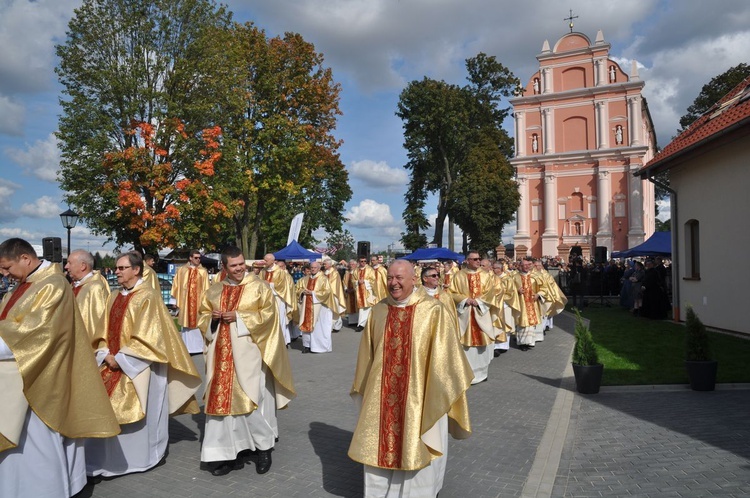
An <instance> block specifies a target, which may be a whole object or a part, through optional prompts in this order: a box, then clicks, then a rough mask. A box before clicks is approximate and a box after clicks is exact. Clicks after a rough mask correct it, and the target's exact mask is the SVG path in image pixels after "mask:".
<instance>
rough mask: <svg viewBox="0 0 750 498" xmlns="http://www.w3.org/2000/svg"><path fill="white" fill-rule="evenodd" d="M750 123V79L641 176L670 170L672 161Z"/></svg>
mask: <svg viewBox="0 0 750 498" xmlns="http://www.w3.org/2000/svg"><path fill="white" fill-rule="evenodd" d="M745 121H750V76H749V77H747V78H745V79H744V80H743V81H742V83H740V84H739V85H737V86H736V87H734V88H733V89H732V90H731V91H730V92H729V93H727V94H726V95H725V96H724V97H722V99H721V100H719V102H717V103H716V104H714V106H713V107H712V108H711V109H710V110H709V111H708V112H706V113H705V114H704V115H703V116H701V117H699V118H698V119H696V120H695V122H693V124H691V125H690V126H689V127H688V128H687V129H686V130H685V131H683V132H682V133H680V134H679V135H677V137H676V138H675V139H674V140H672V141H671V142H670V143H669V144H668V145H667V146H666V147H664V148H663V149H662V150H661V151H660V152H659V153H658V154H657V155H656V156H655V157H654V158H653V159H652V160H651V161H649V162H648V163H647V164H646V165H645V166H644V167H643V168H641V170H640V171H641V172H645V171H646V170H649V169H654V168H656V167H657V166H666V167H667V168H668V167H669V166H668V164H667V163H668V162H669V161H670V160H671V159H675V158H677V157H678V156H680V155H682V154H683V153H686V152H688V151H689V150H692V149H694V148H696V147H699V146H701V145H703V144H705V143H708V142H710V141H711V140H713V139H715V138H717V137H718V136H720V135H721V134H722V132H724V131H728V130H729V129H731V128H733V127H735V126H738V125H741V124H742V123H743V122H745Z"/></svg>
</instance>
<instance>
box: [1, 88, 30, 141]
mask: <svg viewBox="0 0 750 498" xmlns="http://www.w3.org/2000/svg"><path fill="white" fill-rule="evenodd" d="M24 123H25V109H24V107H23V105H21V104H19V103H18V102H16V101H15V100H11V99H10V98H9V97H6V96H4V95H0V133H4V134H6V135H11V136H21V135H22V134H23V125H24Z"/></svg>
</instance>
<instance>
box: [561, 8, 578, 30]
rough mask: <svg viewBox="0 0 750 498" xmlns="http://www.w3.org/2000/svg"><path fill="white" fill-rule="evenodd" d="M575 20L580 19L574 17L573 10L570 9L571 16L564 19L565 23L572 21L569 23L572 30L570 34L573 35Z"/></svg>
mask: <svg viewBox="0 0 750 498" xmlns="http://www.w3.org/2000/svg"><path fill="white" fill-rule="evenodd" d="M573 19H578V16H574V15H573V9H570V14H569V15H568V17H566V18H565V19H563V21H570V22H569V23H568V27H569V28H570V32H571V33H572V32H573Z"/></svg>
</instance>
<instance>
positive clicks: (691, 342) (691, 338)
mask: <svg viewBox="0 0 750 498" xmlns="http://www.w3.org/2000/svg"><path fill="white" fill-rule="evenodd" d="M685 340H686V349H687V360H688V361H709V360H710V359H711V348H710V347H709V345H708V332H706V326H705V325H703V322H701V320H700V318H698V315H696V314H695V311H693V308H692V306H688V309H687V317H686V318H685Z"/></svg>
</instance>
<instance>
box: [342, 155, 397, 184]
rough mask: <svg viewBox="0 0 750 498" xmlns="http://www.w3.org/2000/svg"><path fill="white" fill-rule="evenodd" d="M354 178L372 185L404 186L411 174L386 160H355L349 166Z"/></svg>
mask: <svg viewBox="0 0 750 498" xmlns="http://www.w3.org/2000/svg"><path fill="white" fill-rule="evenodd" d="M349 172H350V173H351V176H352V178H357V179H359V180H362V181H363V182H365V183H366V184H368V185H369V186H372V187H404V186H406V184H407V183H409V175H407V174H406V170H404V169H402V168H391V167H390V166H388V163H386V162H385V161H379V162H375V161H371V160H369V159H365V160H364V161H354V162H353V163H352V165H351V167H350V168H349Z"/></svg>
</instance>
